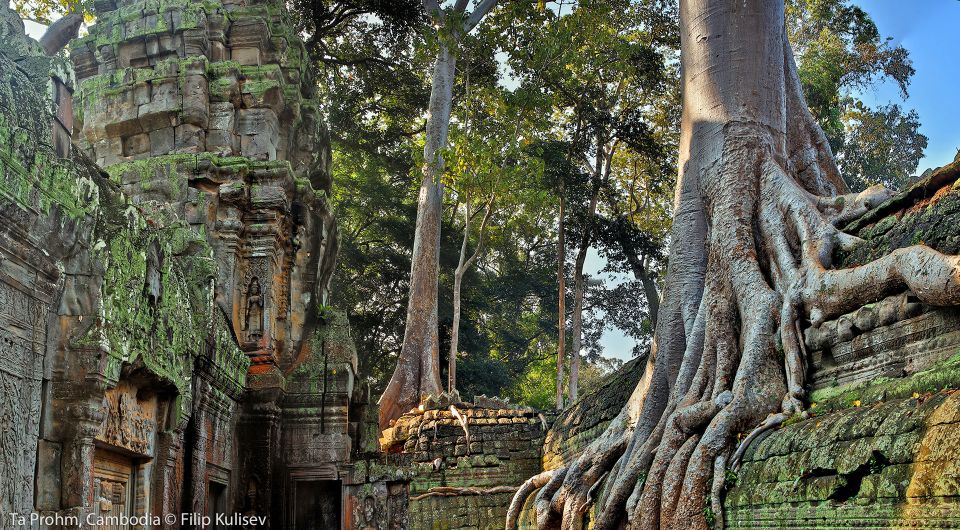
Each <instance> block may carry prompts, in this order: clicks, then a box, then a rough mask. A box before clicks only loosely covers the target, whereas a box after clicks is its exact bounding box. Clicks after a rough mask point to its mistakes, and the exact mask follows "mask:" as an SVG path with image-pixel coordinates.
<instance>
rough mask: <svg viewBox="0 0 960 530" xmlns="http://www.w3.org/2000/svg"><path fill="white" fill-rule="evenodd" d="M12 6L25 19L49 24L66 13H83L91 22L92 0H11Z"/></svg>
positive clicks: (86, 19) (88, 21)
mask: <svg viewBox="0 0 960 530" xmlns="http://www.w3.org/2000/svg"><path fill="white" fill-rule="evenodd" d="M12 7H13V8H14V10H16V12H17V13H18V14H19V15H20V16H21V17H22V18H24V19H26V20H32V21H34V22H37V23H39V24H44V25H49V24H52V23H53V22H54V21H55V20H57V19H58V18H60V17H62V16H64V15H66V14H68V13H76V12H79V13H83V16H84V20H85V21H86V22H87V23H91V22H93V0H13V2H12Z"/></svg>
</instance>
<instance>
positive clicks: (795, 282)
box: [507, 123, 960, 530]
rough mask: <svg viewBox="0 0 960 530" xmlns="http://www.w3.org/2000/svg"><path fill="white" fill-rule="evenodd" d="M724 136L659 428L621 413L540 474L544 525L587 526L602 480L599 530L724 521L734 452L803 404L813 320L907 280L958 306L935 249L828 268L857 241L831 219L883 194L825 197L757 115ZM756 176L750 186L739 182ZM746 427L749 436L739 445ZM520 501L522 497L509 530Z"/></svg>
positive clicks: (931, 298)
mask: <svg viewBox="0 0 960 530" xmlns="http://www.w3.org/2000/svg"><path fill="white" fill-rule="evenodd" d="M724 138H725V146H724V152H725V153H728V154H727V155H726V156H724V158H723V160H724V165H723V167H720V168H717V169H716V171H717V172H718V176H717V177H716V181H717V182H719V183H720V184H719V185H717V186H716V187H715V188H713V189H710V186H709V183H704V184H703V185H704V188H707V189H706V190H705V192H706V195H707V197H708V199H707V200H705V203H706V204H705V207H706V211H707V212H708V215H709V219H710V221H709V222H710V227H711V231H710V241H709V248H710V249H711V253H710V256H709V258H708V262H707V270H708V271H709V274H708V275H707V277H706V279H705V286H704V290H703V295H702V298H701V302H700V308H699V310H698V312H697V318H696V319H695V321H694V323H693V325H692V326H689V328H690V330H689V335H688V338H687V351H686V352H685V354H684V357H683V359H684V362H683V364H682V365H681V366H680V367H679V368H678V370H677V379H676V381H675V383H674V387H673V392H672V396H671V397H670V399H669V401H668V403H667V405H666V407H665V408H663V409H662V412H661V416H660V418H661V419H660V421H659V422H658V423H657V425H656V427H654V428H652V429H650V428H647V429H642V430H641V429H637V428H636V427H635V426H633V425H626V426H625V425H622V422H623V421H624V418H618V420H619V422H621V424H619V425H611V428H610V429H608V432H606V433H604V435H602V436H601V438H600V439H598V440H597V441H595V442H594V443H593V444H592V445H591V446H590V447H589V448H588V449H587V450H586V451H585V452H584V454H583V455H582V456H581V457H580V458H579V459H578V460H576V461H575V462H573V463H572V464H571V465H570V466H568V467H567V468H566V469H564V470H561V471H558V472H556V473H553V474H552V475H551V476H550V480H549V481H547V480H546V479H545V477H541V478H540V479H539V480H538V483H539V482H543V487H542V488H541V489H540V492H539V493H538V495H537V502H536V503H535V506H536V509H537V521H538V524H539V526H540V528H544V529H545V528H555V527H558V526H559V527H561V528H564V529H580V528H582V527H583V525H584V519H585V516H586V514H587V511H588V510H589V508H590V507H591V505H592V499H591V494H592V493H593V492H595V491H596V489H597V486H596V484H597V482H598V481H599V480H601V478H603V477H606V481H607V482H608V483H609V484H607V485H606V486H605V487H604V488H603V501H602V502H600V503H598V504H597V506H599V507H600V508H599V510H598V512H597V517H596V519H595V521H594V527H595V528H597V529H612V528H617V527H619V526H621V525H622V524H623V523H624V521H625V522H626V526H627V527H628V528H638V529H649V530H655V529H671V528H678V529H680V528H682V529H687V528H694V529H696V530H705V529H706V528H707V522H706V515H705V514H706V513H707V512H712V513H713V519H714V521H715V523H714V524H716V525H719V526H721V527H722V524H723V513H722V509H723V504H722V493H723V488H724V478H725V477H724V475H725V470H726V468H727V463H728V457H729V463H730V464H731V465H732V466H734V467H735V466H737V465H739V462H740V460H741V458H742V456H743V452H744V450H745V449H746V447H747V446H748V445H749V444H750V443H751V442H752V441H754V440H755V439H756V438H757V437H758V436H760V435H761V434H762V433H763V432H765V431H767V430H770V429H773V428H776V427H777V426H779V425H780V424H782V423H783V422H784V421H785V420H786V419H788V418H789V417H791V416H793V415H795V414H802V413H803V412H802V411H803V409H804V404H803V399H804V381H803V377H804V373H805V370H806V369H805V360H806V352H805V349H804V345H803V338H802V334H801V323H802V322H803V321H804V320H806V321H809V322H812V323H814V324H819V323H820V322H823V321H824V320H825V319H828V318H833V317H836V316H839V315H841V314H843V313H844V312H847V311H850V310H852V309H855V308H856V307H860V306H862V305H864V304H866V303H870V302H874V301H877V300H879V299H881V298H883V297H885V296H888V295H890V294H893V293H896V292H902V291H903V290H907V289H909V290H910V291H911V292H913V293H914V294H915V295H916V296H917V297H918V298H919V299H920V300H921V301H922V302H924V303H928V304H933V305H947V304H957V303H960V258H958V257H953V256H945V255H943V254H940V253H938V252H936V251H935V250H933V249H931V248H929V247H925V246H915V247H909V248H904V249H900V250H897V251H894V252H893V253H891V254H890V255H888V256H886V257H883V258H881V259H878V260H877V261H874V262H872V263H868V264H866V265H863V266H860V267H855V268H852V269H845V270H833V269H831V268H830V267H831V258H832V256H833V253H834V249H835V248H836V247H837V246H838V245H840V246H849V245H851V244H854V243H855V242H856V239H855V238H853V237H850V236H848V235H846V234H843V233H842V232H841V231H840V230H839V229H838V228H837V227H836V225H835V222H837V221H838V220H840V219H844V218H846V216H847V213H849V211H850V210H851V209H852V210H855V211H860V210H862V209H863V203H864V202H870V201H873V200H875V199H876V197H877V196H878V194H877V193H878V192H876V191H874V192H871V193H869V194H860V195H856V196H844V200H843V201H836V200H834V201H832V202H831V201H827V200H825V199H824V198H823V197H820V196H818V195H815V194H813V193H812V192H811V191H810V190H809V189H808V188H807V187H806V186H805V185H804V183H803V182H802V181H801V180H799V178H798V177H797V175H795V174H793V173H791V172H790V165H789V164H784V163H783V161H781V160H778V157H777V156H776V155H775V152H776V150H775V149H774V148H773V147H772V145H773V143H772V142H771V140H770V138H769V135H768V134H767V133H766V132H765V131H763V130H759V129H758V128H757V127H756V126H755V125H754V124H748V123H747V124H741V123H733V124H730V125H729V126H728V130H727V131H725V134H724ZM754 173H756V174H758V175H759V176H758V178H757V179H755V180H753V181H752V182H754V183H755V184H754V185H750V184H749V183H750V182H751V181H750V180H749V179H747V180H746V182H747V183H748V184H746V185H745V184H744V181H745V179H742V178H739V176H741V175H745V174H746V175H749V174H754ZM880 196H882V194H880ZM841 202H843V203H844V204H845V205H840V203H841ZM828 203H829V204H831V206H825V205H827V204H828ZM755 426H756V427H755ZM742 432H750V434H749V435H747V436H746V438H744V439H743V441H742V443H741V444H740V447H739V449H737V450H736V451H735V452H733V448H734V447H735V445H736V442H737V433H742ZM638 436H641V438H637V437H638ZM731 452H732V456H730V455H731ZM521 493H522V494H526V493H528V492H526V490H525V489H523V488H521ZM522 505H523V501H522V499H521V498H520V495H518V496H517V498H515V499H514V503H513V505H512V506H511V516H510V518H508V525H507V528H508V529H509V528H512V526H511V524H512V523H511V521H514V522H515V521H516V513H515V512H516V511H517V510H519V508H520V507H522ZM707 506H709V510H707V509H706V507H707Z"/></svg>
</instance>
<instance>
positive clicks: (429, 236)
mask: <svg viewBox="0 0 960 530" xmlns="http://www.w3.org/2000/svg"><path fill="white" fill-rule="evenodd" d="M497 1H498V0H481V1H480V2H477V3H476V5H474V6H472V9H468V8H470V7H471V6H470V5H469V4H471V2H470V0H456V2H455V3H454V4H453V5H452V6H446V5H445V4H443V3H441V2H440V1H438V0H423V7H424V9H425V11H426V13H427V16H428V17H429V19H430V21H431V23H432V25H433V27H434V31H433V34H432V38H433V39H434V40H435V43H436V49H437V56H436V59H435V61H434V63H433V70H432V73H431V82H432V86H431V93H430V103H429V106H428V108H427V123H426V130H425V133H424V145H423V165H422V176H421V180H420V195H419V199H418V202H417V224H416V229H415V232H414V241H413V258H412V265H411V268H410V295H409V298H408V302H407V320H406V327H405V328H404V334H403V345H402V346H401V349H400V357H399V359H398V360H397V368H396V370H395V371H394V372H393V376H392V377H391V378H390V381H389V382H388V383H387V388H386V390H384V392H383V395H382V396H381V397H380V402H379V403H380V428H381V429H385V428H387V427H388V426H389V423H390V421H391V420H394V419H396V418H398V417H400V416H401V415H402V414H403V413H404V412H406V411H408V410H410V409H411V408H413V407H415V406H417V404H419V402H420V399H421V397H422V396H424V395H428V394H439V393H440V391H441V388H442V387H441V383H440V340H439V335H438V329H437V325H438V301H437V289H438V280H439V277H438V275H439V266H440V265H439V261H440V224H441V220H442V215H443V180H442V177H443V173H444V159H443V152H444V151H445V150H446V148H447V136H448V133H449V129H450V113H451V111H452V109H453V85H454V82H455V77H456V71H457V56H458V53H459V48H460V45H461V41H462V39H463V37H464V36H465V35H466V34H468V33H470V31H471V30H473V29H474V28H475V27H476V26H477V25H478V24H479V23H480V22H481V21H482V20H483V18H484V17H485V16H486V15H487V13H489V12H490V10H492V9H493V8H494V6H496V4H497Z"/></svg>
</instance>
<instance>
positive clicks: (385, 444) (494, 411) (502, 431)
mask: <svg viewBox="0 0 960 530" xmlns="http://www.w3.org/2000/svg"><path fill="white" fill-rule="evenodd" d="M547 421H548V420H547V418H546V417H545V416H544V415H543V414H541V413H539V412H537V411H535V410H533V409H530V408H522V407H517V406H514V405H510V404H509V403H506V402H503V401H501V400H498V399H490V398H485V397H482V396H480V397H478V398H475V399H474V403H468V402H463V401H461V400H460V399H459V396H457V395H456V394H453V395H452V396H451V395H449V394H442V395H440V396H438V397H435V398H429V399H427V400H426V401H425V402H424V404H423V405H422V406H421V408H420V409H415V410H412V411H410V412H409V413H407V414H405V415H403V416H402V417H400V418H399V419H398V420H397V421H396V422H395V423H394V424H393V426H392V427H390V428H388V429H386V430H385V431H384V432H383V437H382V438H381V440H380V444H381V447H382V449H383V450H384V451H385V452H387V453H388V454H391V455H399V456H401V457H403V460H401V462H402V465H401V466H394V469H397V470H398V471H399V472H394V474H393V475H394V476H393V477H391V478H393V480H397V478H400V479H401V480H404V481H406V482H408V483H409V491H408V495H409V505H408V510H407V513H406V523H407V526H404V528H410V529H434V528H441V529H450V530H455V529H456V530H459V529H464V530H466V529H486V528H499V527H500V526H502V525H503V521H504V520H505V518H506V510H507V507H508V506H509V504H510V499H511V498H512V496H513V493H515V492H516V490H517V488H518V487H519V486H520V485H521V484H522V483H523V482H524V481H525V480H526V479H527V478H529V477H530V476H532V475H534V474H536V473H539V472H540V467H541V458H542V454H541V447H542V446H543V438H544V435H545V433H546V428H547ZM371 493H375V492H374V491H372V490H371ZM358 502H359V503H363V502H364V500H363V498H362V497H361V498H359V499H358ZM361 506H362V504H361ZM357 522H358V523H362V522H363V521H357ZM355 528H363V526H355Z"/></svg>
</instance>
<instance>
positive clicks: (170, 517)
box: [163, 513, 177, 525]
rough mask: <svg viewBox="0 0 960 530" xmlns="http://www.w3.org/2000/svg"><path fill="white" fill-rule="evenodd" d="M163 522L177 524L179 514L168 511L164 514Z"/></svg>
mask: <svg viewBox="0 0 960 530" xmlns="http://www.w3.org/2000/svg"><path fill="white" fill-rule="evenodd" d="M163 522H165V523H167V524H168V525H175V524H177V514H175V513H168V514H167V515H164V516H163Z"/></svg>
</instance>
